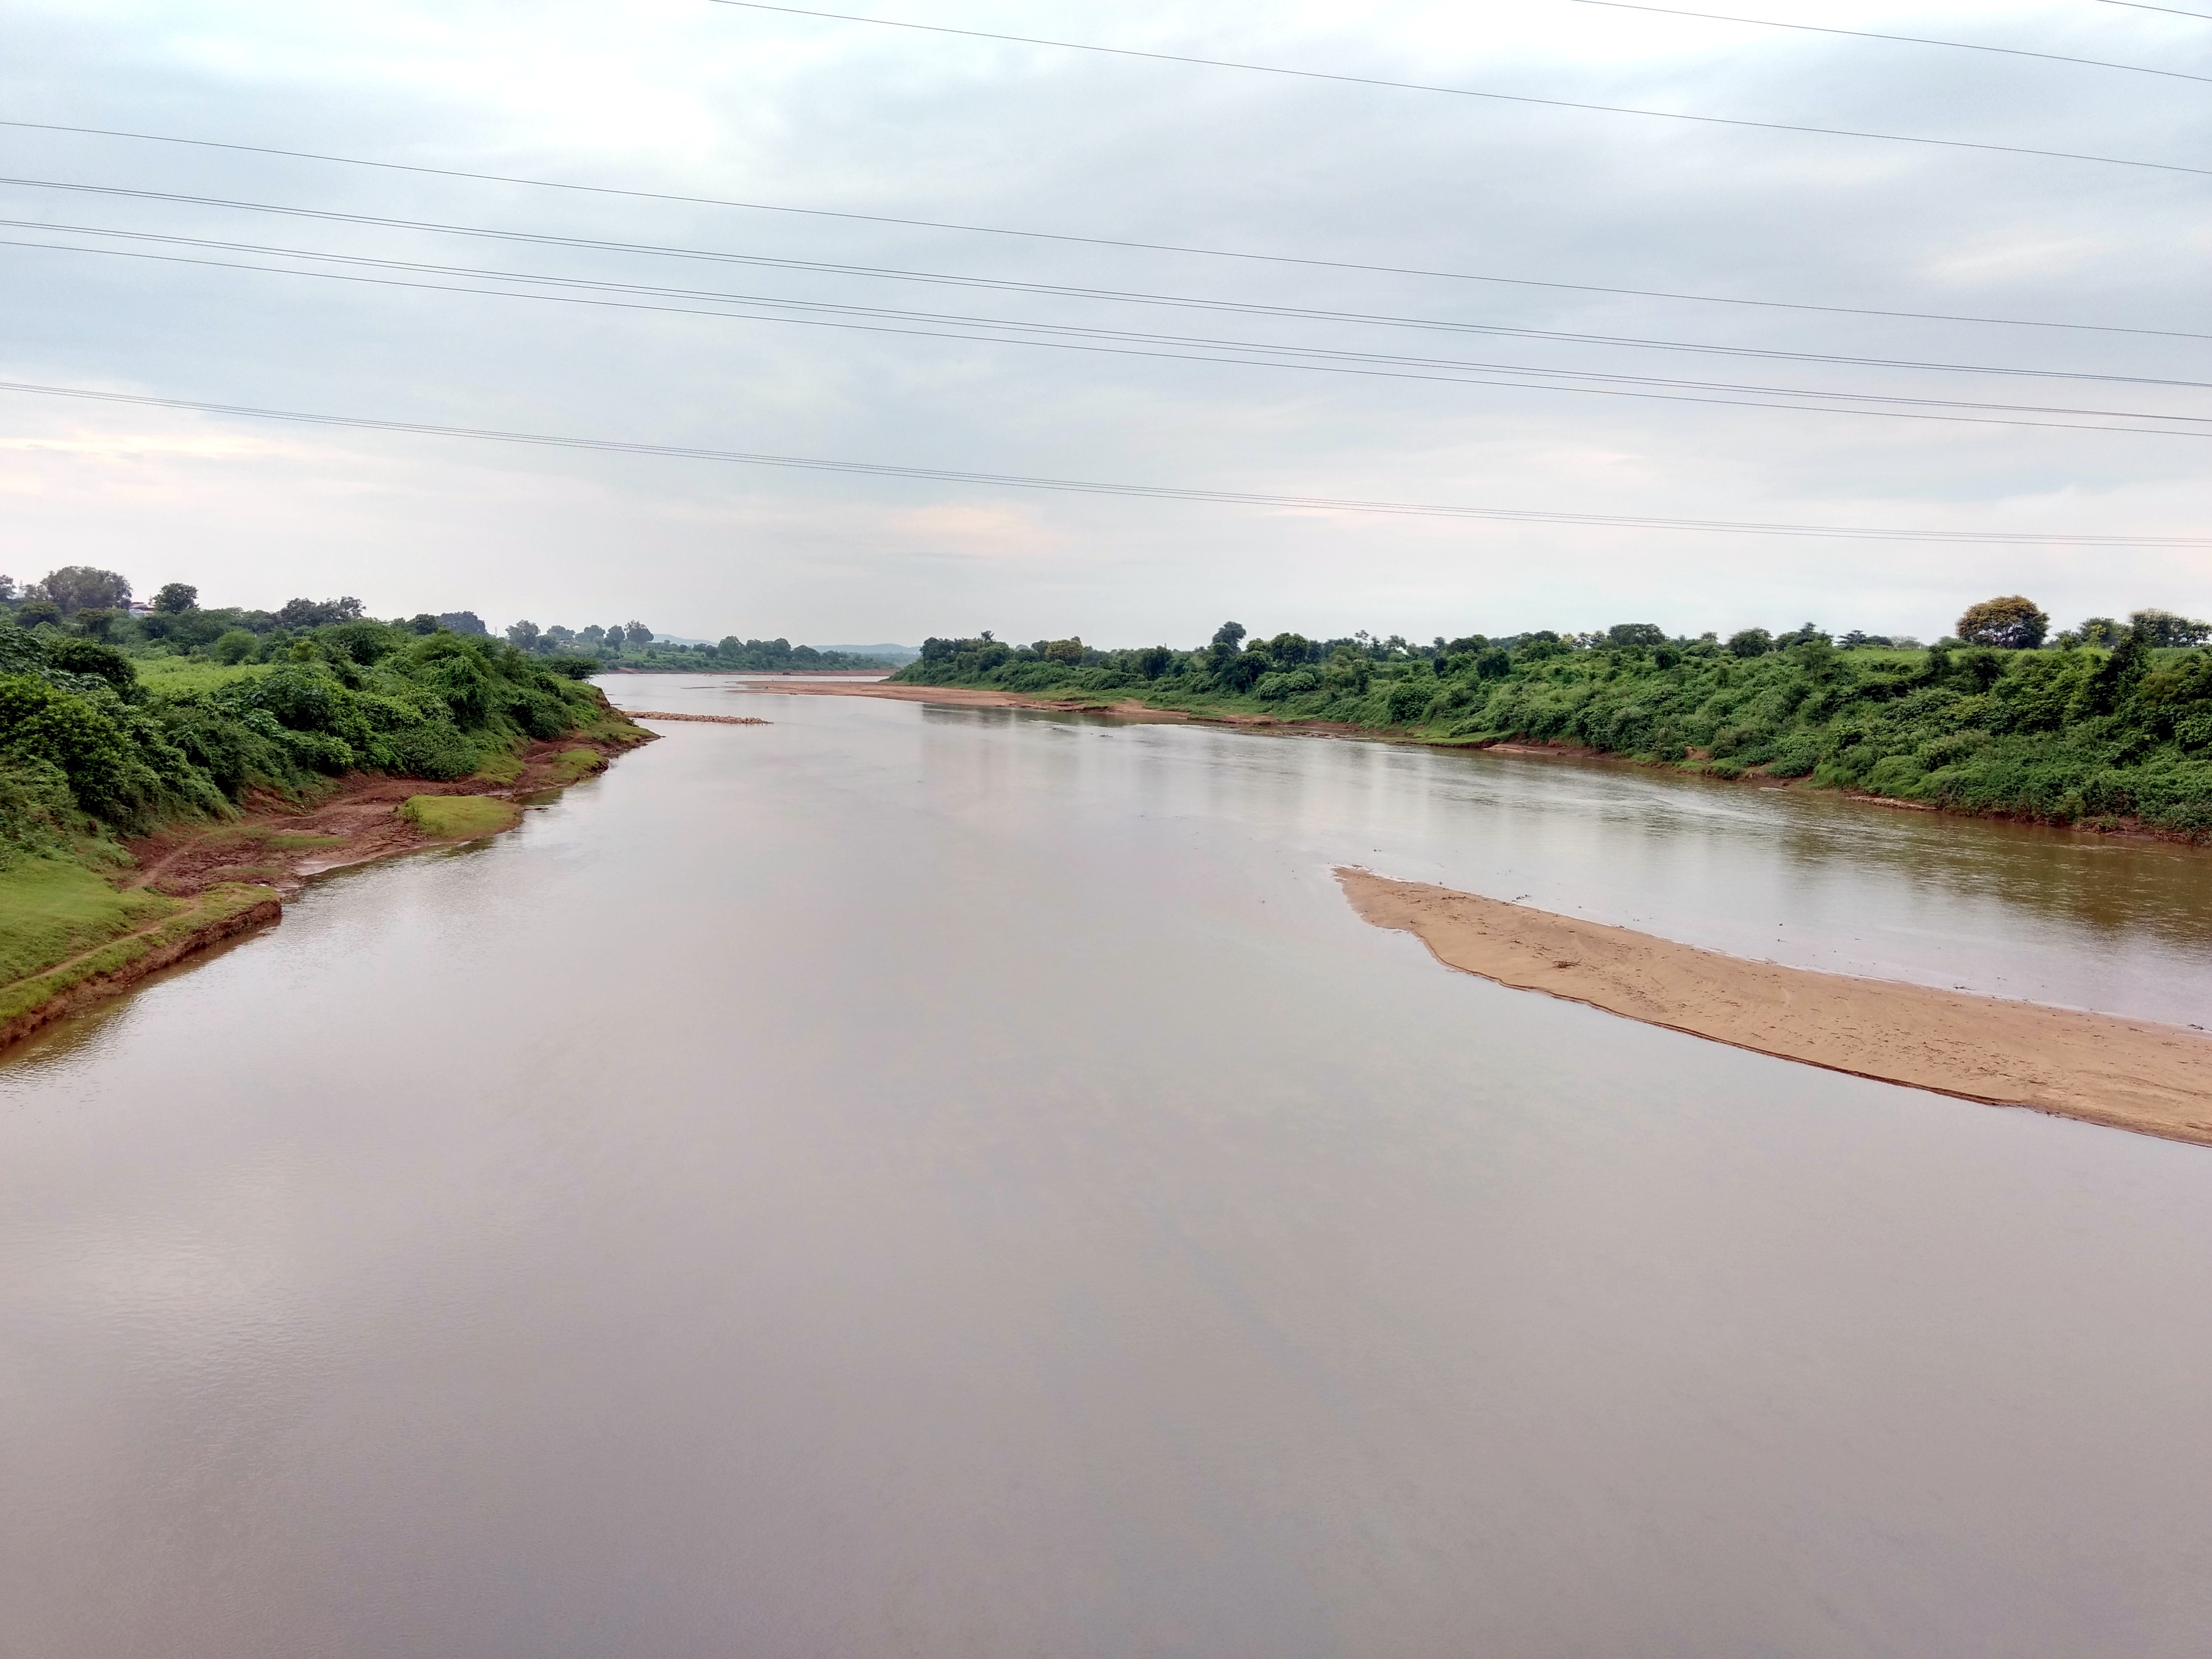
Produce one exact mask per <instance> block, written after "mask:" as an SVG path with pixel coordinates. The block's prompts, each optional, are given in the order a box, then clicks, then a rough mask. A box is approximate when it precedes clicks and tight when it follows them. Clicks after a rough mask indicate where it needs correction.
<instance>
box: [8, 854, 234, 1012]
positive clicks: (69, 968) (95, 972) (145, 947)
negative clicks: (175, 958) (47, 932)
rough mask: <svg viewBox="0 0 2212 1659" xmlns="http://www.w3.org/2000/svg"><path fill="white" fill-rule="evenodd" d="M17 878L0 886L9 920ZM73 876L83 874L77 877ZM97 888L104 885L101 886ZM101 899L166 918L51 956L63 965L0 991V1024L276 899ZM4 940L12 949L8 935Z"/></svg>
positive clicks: (221, 894) (227, 890)
mask: <svg viewBox="0 0 2212 1659" xmlns="http://www.w3.org/2000/svg"><path fill="white" fill-rule="evenodd" d="M63 867H64V868H69V867H71V866H63ZM19 873H20V871H9V872H8V877H7V878H6V881H0V915H9V916H13V915H15V906H14V902H13V901H14V899H15V894H14V893H13V892H10V891H8V890H6V884H7V882H8V881H12V880H13V878H15V876H16V875H17V874H19ZM76 873H78V874H83V873H85V872H82V871H79V872H76ZM93 879H94V880H98V878H97V877H94V878H93ZM101 885H102V886H106V883H104V882H103V883H101ZM107 896H108V897H109V898H110V899H119V900H123V901H125V902H143V901H152V902H155V903H158V904H160V905H162V906H165V907H167V912H168V914H167V915H165V916H162V913H161V912H160V911H151V912H147V913H142V914H141V915H137V917H135V918H133V919H132V922H131V925H133V926H136V927H139V928H141V929H143V931H139V932H128V933H125V934H124V936H123V937H121V938H119V939H118V938H112V937H111V938H109V939H108V940H107V942H106V944H104V945H94V946H93V948H90V949H87V948H86V947H85V945H83V944H82V943H70V944H64V945H62V946H61V948H58V949H56V950H54V951H53V954H52V955H51V956H49V957H47V958H46V960H47V961H48V962H50V963H64V964H65V965H64V966H60V967H54V968H50V969H46V971H44V972H33V973H32V974H30V975H27V976H23V977H17V978H15V979H14V980H13V981H12V982H10V983H7V984H4V985H0V1023H4V1022H6V1021H9V1020H12V1019H14V1018H16V1017H17V1016H18V1015H20V1014H27V1013H28V1012H31V1011H32V1010H33V1009H34V1008H36V1007H38V1006H40V1004H42V1003H45V1002H49V1001H51V1000H52V999H54V998H55V997H58V996H59V995H61V994H62V993H64V991H67V990H69V989H70V988H71V987H75V986H78V985H82V984H83V983H84V982H85V981H87V980H92V979H98V978H99V977H100V976H101V975H106V974H112V973H117V972H119V971H121V970H122V969H125V968H128V967H129V966H130V965H131V963H134V962H138V961H141V960H143V958H144V957H147V956H149V955H150V954H151V953H152V952H154V951H159V950H161V949H162V948H164V947H165V946H167V945H173V944H175V943H176V942H177V941H178V940H179V939H184V938H185V937H186V936H187V935H189V934H191V933H194V932H196V931H197V930H198V929H200V928H202V927H207V926H209V925H210V923H216V922H220V921H225V920H226V919H228V918H229V917H232V916H235V915H238V914H239V913H240V911H243V910H248V909H251V908H252V907H253V906H255V905H257V904H262V903H265V902H269V901H270V900H271V899H273V898H275V897H276V895H275V893H273V892H272V891H271V890H270V889H268V888H266V887H256V886H242V885H236V884H226V885H224V886H221V887H211V888H210V889H209V890H207V891H206V892H204V893H203V894H201V895H200V896H198V897H197V899H171V898H163V897H162V896H161V895H160V894H158V893H146V892H137V893H117V892H115V891H114V890H112V889H110V890H109V891H108V894H107ZM80 898H81V899H83V900H85V901H87V902H85V903H84V904H83V905H82V908H83V909H84V910H86V911H88V912H92V911H96V910H97V902H96V901H91V900H90V899H89V896H80ZM152 916H161V920H160V921H155V923H154V925H153V926H151V927H148V926H146V923H147V921H149V919H150V917H152ZM4 937H6V938H8V939H9V941H10V943H11V944H12V942H13V939H14V935H13V933H7V934H5V935H4ZM72 958H74V959H72Z"/></svg>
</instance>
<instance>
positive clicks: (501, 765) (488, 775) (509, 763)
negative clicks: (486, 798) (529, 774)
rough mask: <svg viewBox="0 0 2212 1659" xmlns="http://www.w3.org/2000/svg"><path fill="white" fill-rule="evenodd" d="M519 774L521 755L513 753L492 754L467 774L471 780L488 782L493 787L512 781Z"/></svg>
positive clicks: (520, 773)
mask: <svg viewBox="0 0 2212 1659" xmlns="http://www.w3.org/2000/svg"><path fill="white" fill-rule="evenodd" d="M521 775H522V757H521V756H520V755H517V754H513V753H508V754H504V755H494V756H493V757H491V758H490V759H489V760H487V761H486V762H484V763H483V765H482V766H479V767H478V768H477V769H476V770H475V771H473V772H471V773H470V774H469V777H470V780H471V781H472V782H477V783H488V784H490V785H491V786H492V787H494V788H500V787H504V786H505V785H507V784H510V783H513V781H515V780H516V779H517V778H519V777H520V776H521Z"/></svg>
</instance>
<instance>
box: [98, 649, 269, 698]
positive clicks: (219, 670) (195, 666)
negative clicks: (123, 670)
mask: <svg viewBox="0 0 2212 1659" xmlns="http://www.w3.org/2000/svg"><path fill="white" fill-rule="evenodd" d="M131 666H132V667H134V668H136V669H137V671H138V679H139V683H140V684H143V686H144V687H145V688H146V689H147V690H149V691H154V692H158V693H160V694H161V695H162V696H172V697H182V696H191V695H193V694H194V693H197V692H201V691H212V690H216V687H218V686H224V685H235V684H238V682H239V681H240V680H252V679H258V678H261V677H262V676H263V675H264V674H266V673H267V672H268V671H269V669H268V667H267V665H264V664H259V663H247V664H245V665H241V666H240V667H236V668H230V667H226V666H224V665H222V663H217V662H188V661H186V660H185V659H184V658H182V657H140V658H137V659H135V660H134V661H133V662H132V664H131Z"/></svg>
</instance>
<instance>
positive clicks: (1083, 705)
mask: <svg viewBox="0 0 2212 1659" xmlns="http://www.w3.org/2000/svg"><path fill="white" fill-rule="evenodd" d="M729 689H730V690H733V691H738V692H744V693H749V694H751V695H755V696H818V697H882V698H886V699H888V700H890V701H892V702H941V703H949V704H952V705H955V706H957V707H962V708H1034V709H1040V710H1044V711H1047V712H1049V713H1054V714H1110V715H1112V716H1114V717H1115V719H1117V720H1150V721H1155V722H1161V723H1170V722H1182V723H1187V724H1189V725H1194V726H1226V727H1229V728H1230V729H1231V730H1234V731H1239V732H1251V733H1253V734H1254V735H1255V736H1259V737H1287V738H1297V737H1306V738H1363V739H1364V740H1365V741H1367V742H1370V743H1387V744H1395V745H1397V746H1398V747H1400V748H1405V749H1435V750H1443V751H1444V752H1446V753H1449V754H1462V755H1469V754H1472V755H1510V756H1516V757H1520V758H1522V759H1525V760H1564V761H1594V762H1599V763H1603V764H1606V765H1608V766H1632V767H1635V768H1637V769H1639V770H1642V771H1647V772H1663V773H1666V774H1667V775H1668V776H1670V777H1678V778H1691V779H1695V780H1698V781H1701V782H1707V783H1714V784H1722V785H1729V786H1733V787H1746V786H1748V787H1752V788H1754V789H1786V790H1802V791H1804V792H1805V793H1808V794H1814V795H1819V796H1821V797H1823V798H1824V799H1831V800H1842V801H1849V802H1850V803H1851V804H1852V805H1857V806H1879V807H1881V808H1882V809H1884V810H1885V811H1892V812H1929V813H1934V814H1936V816H1938V817H1953V818H1972V819H1978V820H1981V821H1984V822H1986V823H2012V824H2024V825H2027V826H2029V827H2031V828H2033V829H2047V830H2052V831H2056V832H2059V833H2063V834H2069V835H2081V836H2097V837H2098V838H2099V839H2100V840H2104V841H2114V840H2118V841H2139V842H2156V843H2158V844H2160V845H2161V846H2167V847H2196V848H2202V847H2203V846H2204V845H2205V842H2203V840H2202V839H2201V838H2198V837H2195V836H2188V835H2182V834H2179V833H2169V832H2167V831H2165V830H2160V829H2151V828H2148V827H2147V826H2146V825H2144V824H2143V823H2142V822H2140V821H2139V820H2137V819H2134V818H2125V817H2123V818H2115V819H2097V820H2086V819H2085V820H2081V821H2078V822H2073V823H2067V822H2063V821H2057V820H2053V819H2051V818H2044V817H2034V816H2033V815H2032V814H2029V813H2024V812H1962V811H1956V810H1955V809H1952V808H1948V807H1944V806H1942V805H1937V804H1936V803H1935V802H1932V801H1921V800H1904V799H1898V798H1897V797H1894V796H1891V795H1870V794H1867V793H1864V792H1863V791H1861V790H1857V789H1839V788H1833V787H1826V786H1823V785H1820V784H1814V783H1811V782H1808V781H1806V780H1804V779H1802V778H1777V777H1773V776H1771V775H1768V774H1766V773H1764V772H1760V771H1757V770H1747V771H1744V772H1741V773H1738V774H1737V775H1735V776H1733V777H1729V776H1724V775H1722V774H1720V773H1717V772H1708V771H1700V770H1697V769H1692V768H1686V767H1680V766H1675V765H1672V764H1669V763H1667V762H1664V761H1653V760H1639V759H1638V758H1637V757H1635V756H1633V755H1618V754H1613V753H1611V752H1609V751H1608V750H1602V749H1592V748H1590V747H1589V746H1588V745H1587V744H1568V743H1528V742H1522V741H1519V740H1516V739H1515V738H1497V739H1492V740H1486V741H1483V742H1475V741H1473V740H1468V739H1459V738H1422V737H1413V736H1408V735H1405V734H1402V733H1400V732H1393V731H1391V730H1389V728H1387V727H1383V726H1360V725H1357V724H1355V723H1353V722H1352V721H1349V720H1281V719H1279V718H1278V717H1276V716H1274V715H1273V714H1245V713H1243V712H1237V711H1232V712H1228V713H1223V714H1199V713H1194V712H1193V711H1191V710H1188V709H1182V708H1154V707H1153V706H1152V704H1150V703H1147V702H1139V701H1138V700H1137V699H1136V698H1133V697H1125V698H1121V699H1120V700H1109V699H1107V698H1105V697H1099V696H1091V697H1038V696H1030V695H1029V694H1027V693H1025V692H1020V691H1002V690H997V689H995V688H986V687H979V686H959V685H912V684H896V683H891V682H886V681H881V680H876V681H848V682H846V683H844V684H818V683H817V684H799V685H733V686H732V687H730V688H729Z"/></svg>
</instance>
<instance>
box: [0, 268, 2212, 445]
mask: <svg viewBox="0 0 2212 1659" xmlns="http://www.w3.org/2000/svg"><path fill="white" fill-rule="evenodd" d="M0 246H12V247H27V248H34V249H40V250H44V251H48V252H63V253H89V254H96V255H100V256H105V257H109V258H127V259H143V260H150V261H156V262H160V263H162V264H185V265H199V266H206V267H210V268H213V269H217V270H247V271H255V272H259V273H262V274H264V275H269V276H305V277H312V278H315V279H318V280H322V281H329V282H342V283H360V284H365V285H372V286H376V287H382V288H398V289H419V290H423V291H428V292H433V293H442V294H468V295H480V296H483V297H485V298H491V299H511V300H535V301H541V302H544V303H549V304H558V305H573V306H589V307H596V308H599V309H604V310H617V311H641V312H658V313H665V314H671V315H678V316H694V317H714V318H720V319H723V320H725V321H735V320H745V321H765V322H777V323H785V324H791V325H798V326H802V327H809V328H835V329H842V330H846V331H853V332H859V333H869V334H891V335H902V336H906V337H912V338H921V339H945V340H960V341H965V342H969V343H981V344H995V345H1023V346H1030V347H1035V348H1038V349H1047V350H1055V351H1079V352H1084V353H1086V354H1090V355H1092V356H1121V357H1147V358H1153V359H1158V360H1161V361H1171V362H1204V363H1221V364H1228V365H1232V366H1241V367H1245V368H1277V369H1293V370H1302V371H1304V372H1306V373H1310V374H1341V375H1358V376H1361V377H1364V378H1368V379H1379V380H1422V381H1429V382H1433V383H1438V384H1443V385H1449V386H1503V387H1509V388H1512V389H1515V390H1520V391H1533V392H1577V393H1582V394H1585V395H1589V396H1594V397H1607V398H1639V399H1644V400H1647V401H1657V402H1664V403H1693V404H1714V405H1723V406H1730V407H1736V408H1744V409H1773V410H1792V411H1795V412H1797V413H1801V414H1824V415H1854V416H1874V417H1878V418H1882V419H1889V420H1916V421H1943V422H1952V423H1957V424H1967V425H1975V426H2006V427H2022V428H2038V429H2041V430H2045V431H2072V432H2106V433H2120V434H2127V435H2134V436H2139V437H2179V438H2206V437H2212V432H2189V431H2175V430H2173V429H2172V428H2170V427H2150V426H2112V425H2108V424H2103V423H2101V422H2100V423H2099V424H2094V425H2092V424H2087V423H2085V422H2071V421H2038V420H2023V419H2015V418H2008V416H2009V415H2012V414H2021V415H2032V414H2053V415H2081V416H2105V417H2107V418H2108V419H2111V420H2138V421H2166V422H2187V423H2189V424H2191V425H2203V424H2208V423H2212V417H2207V416H2192V415H2166V414H2158V413H2151V412H2146V411H2142V410H2094V409H2073V408H2068V407H2056V406H2042V405H2035V404H1979V403H1970V402H1965V401H1960V400H1954V399H1942V398H1903V397H1895V396H1889V395H1885V394H1876V393H1871V392H1822V391H1818V390H1812V389H1808V388H1803V387H1768V386H1736V385H1732V384H1729V383H1727V382H1718V381H1699V380H1668V379H1664V378H1661V377H1657V376H1645V375H1624V374H1597V373H1595V372H1592V371H1586V370H1572V369H1520V370H1518V372H1519V373H1521V374H1523V375H1526V376H1530V377H1541V378H1522V379H1515V380H1492V379H1487V378H1483V376H1484V374H1496V373H1504V372H1508V371H1509V370H1511V369H1514V368H1515V367H1516V366H1511V365H1502V366H1498V368H1488V367H1487V366H1486V365H1482V364H1463V363H1459V362H1453V361H1452V360H1449V359H1420V358H1389V357H1383V356H1379V355H1364V354H1355V353H1347V352H1331V351H1326V350H1322V349H1316V348H1307V347H1296V346H1278V345H1269V344H1266V343H1255V342H1236V341H1225V342H1219V343H1214V342H1211V341H1207V340H1205V339H1202V338H1184V337H1176V336H1154V337H1147V336H1137V335H1121V334H1119V333H1118V332H1117V331H1107V330H1079V329H1066V330H1064V332H1066V333H1068V334H1071V335H1086V336H1088V337H1090V341H1089V342H1087V343H1086V342H1085V341H1079V340H1077V339H1072V338H1070V339H1040V338H1030V337H1021V336H1012V337H1009V336H1006V335H994V334H986V333H980V332H953V331H949V330H947V329H945V328H921V327H915V326H902V325H893V324H891V323H888V322H876V323H864V322H848V321H837V320H833V319H830V318H829V317H823V316H783V315H778V314H775V313H766V314H763V313H759V312H730V311H702V310H698V309H696V308H694V307H682V306H667V305H654V304H648V303H646V302H644V301H633V300H611V299H598V298H590V297H586V296H583V295H565V294H531V293H515V292H513V291H511V290H507V289H483V288H466V287H459V286H456V285H454V284H451V283H426V282H417V281H411V280H406V279H402V278H398V277H391V276H355V275H351V274H349V273H346V272H342V271H328V270H285V269H283V268H281V267H277V266H270V265H252V264H239V263H236V262H234V261H228V260H216V259H197V258H186V257H185V256H181V255H177V254H167V253H149V252H139V251H138V250H136V249H129V248H83V247H73V246H69V245H67V244H63V243H48V242H22V241H12V240H5V239H0ZM556 280H557V279H556ZM779 303H780V304H781V305H782V306H785V307H793V308H798V307H811V306H812V305H814V304H815V303H817V302H811V301H781V302H779ZM853 309H854V310H856V311H857V310H860V309H861V308H860V307H854V308H853ZM867 314H873V315H879V316H909V317H915V318H917V319H918V320H926V319H928V313H884V312H873V313H867ZM945 320H946V321H948V322H952V323H954V324H963V323H964V324H966V325H967V326H968V327H970V328H976V329H980V328H984V327H994V326H1000V327H1017V328H1021V329H1024V330H1026V331H1031V332H1043V331H1047V330H1048V329H1050V328H1052V327H1053V326H1054V325H1042V324H1018V323H1017V324H1008V323H997V322H990V321H976V322H973V323H968V322H967V319H957V318H951V319H945ZM1100 336H1104V337H1109V338H1117V337H1118V338H1129V339H1148V338H1149V339H1156V340H1158V341H1159V342H1160V343H1159V344H1158V346H1153V347H1142V346H1137V345H1109V344H1102V343H1095V342H1096V340H1097V337H1100ZM1175 344H1182V345H1186V346H1190V347H1195V348H1198V349H1184V350H1171V349H1167V347H1168V346H1170V345H1175ZM1208 347H1212V348H1213V349H1206V348H1208ZM1231 353H1239V354H1250V353H1261V354H1267V355H1263V356H1253V355H1225V354H1231ZM1363 356H1364V357H1365V362H1373V363H1388V362H1397V363H1402V364H1405V365H1407V367H1403V368H1383V367H1370V366H1365V362H1363V361H1362V359H1363ZM1282 357H1291V358H1292V359H1294V361H1291V362H1281V361H1278V359H1279V358H1282ZM1322 359H1329V360H1332V361H1318V360H1322ZM1347 360H1348V361H1347ZM1455 370H1473V371H1480V372H1479V373H1457V372H1434V371H1455ZM1555 380H1571V381H1576V382H1587V381H1606V382H1609V383H1611V384H1606V385H1589V384H1572V385H1554V384H1552V382H1553V381H1555ZM1624 383H1625V384H1624ZM1630 386H1636V387H1678V388H1695V390H1672V391H1651V390H1631V389H1629V387H1630ZM1717 392H1737V393H1744V394H1749V395H1746V396H1732V397H1722V396H1716V395H1708V394H1709V393H1717ZM1790 397H1810V398H1828V399H1832V400H1835V401H1833V402H1831V403H1826V404H1793V403H1783V402H1775V401H1771V399H1772V398H1790ZM1871 403H1883V404H1897V405H1899V407H1895V408H1885V409H1872V408H1863V407H1854V406H1852V405H1856V404H1871ZM1906 405H1909V406H1910V407H1906ZM1946 409H1949V410H1984V411H2004V413H2002V414H2000V413H1983V414H1938V413H1935V412H1933V411H1935V410H1946Z"/></svg>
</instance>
